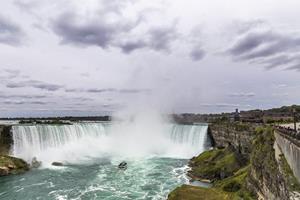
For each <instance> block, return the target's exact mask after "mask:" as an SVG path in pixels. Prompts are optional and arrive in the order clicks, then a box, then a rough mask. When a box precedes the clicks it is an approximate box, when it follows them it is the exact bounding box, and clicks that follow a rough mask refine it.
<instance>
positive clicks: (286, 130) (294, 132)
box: [274, 126, 300, 140]
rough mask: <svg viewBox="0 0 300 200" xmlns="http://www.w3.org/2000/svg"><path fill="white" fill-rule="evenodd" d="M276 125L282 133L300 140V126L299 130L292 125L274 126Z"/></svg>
mask: <svg viewBox="0 0 300 200" xmlns="http://www.w3.org/2000/svg"><path fill="white" fill-rule="evenodd" d="M274 127H275V129H276V130H277V131H279V132H280V133H282V134H284V135H287V136H290V137H292V138H294V139H297V140H300V128H298V130H295V129H292V128H290V127H283V126H274Z"/></svg>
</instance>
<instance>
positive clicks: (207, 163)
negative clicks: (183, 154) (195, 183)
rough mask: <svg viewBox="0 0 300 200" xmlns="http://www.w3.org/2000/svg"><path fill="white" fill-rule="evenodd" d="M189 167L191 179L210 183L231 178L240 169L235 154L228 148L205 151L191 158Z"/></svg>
mask: <svg viewBox="0 0 300 200" xmlns="http://www.w3.org/2000/svg"><path fill="white" fill-rule="evenodd" d="M190 165H191V167H192V170H191V171H190V175H191V176H192V177H197V178H199V179H209V180H211V181H215V180H219V179H222V178H226V177H229V176H232V175H233V173H234V172H235V171H237V170H238V169H240V168H241V165H240V163H239V162H238V160H237V157H236V155H235V153H234V152H233V151H231V150H230V149H229V148H226V149H214V150H210V151H206V152H204V153H202V154H200V155H199V156H197V157H195V158H193V159H192V160H191V163H190Z"/></svg>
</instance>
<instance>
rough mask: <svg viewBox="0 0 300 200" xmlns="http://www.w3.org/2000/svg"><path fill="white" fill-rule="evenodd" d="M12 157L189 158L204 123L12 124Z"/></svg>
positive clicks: (203, 143)
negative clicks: (155, 125) (141, 124)
mask: <svg viewBox="0 0 300 200" xmlns="http://www.w3.org/2000/svg"><path fill="white" fill-rule="evenodd" d="M12 130H13V140H14V145H13V148H12V149H11V151H12V154H13V155H14V156H16V157H20V158H23V159H24V160H26V161H28V162H30V161H31V159H32V158H33V157H38V159H39V160H42V161H43V162H44V163H51V162H53V161H62V162H70V163H73V162H75V163H76V162H82V161H83V162H84V161H86V160H88V159H90V158H99V157H105V156H121V157H122V156H123V157H131V156H133V157H134V156H159V157H176V158H190V157H192V156H195V155H197V154H198V153H201V152H202V151H204V150H205V149H206V148H207V144H208V143H209V141H208V137H207V125H178V124H165V125H163V126H159V127H153V129H152V128H151V127H150V128H145V127H138V126H134V125H133V126H129V125H128V124H126V125H124V124H117V123H116V124H114V123H76V124H73V125H31V126H26V125H16V126H13V128H12Z"/></svg>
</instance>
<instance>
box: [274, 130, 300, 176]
mask: <svg viewBox="0 0 300 200" xmlns="http://www.w3.org/2000/svg"><path fill="white" fill-rule="evenodd" d="M275 138H276V142H277V144H278V146H279V147H280V149H281V151H282V153H283V154H284V157H285V158H286V160H287V162H288V164H289V165H290V167H291V169H292V170H293V173H294V176H295V177H296V178H297V180H298V182H300V145H299V144H300V143H299V141H297V140H295V139H293V138H290V137H288V136H286V135H284V134H281V133H280V132H279V131H275Z"/></svg>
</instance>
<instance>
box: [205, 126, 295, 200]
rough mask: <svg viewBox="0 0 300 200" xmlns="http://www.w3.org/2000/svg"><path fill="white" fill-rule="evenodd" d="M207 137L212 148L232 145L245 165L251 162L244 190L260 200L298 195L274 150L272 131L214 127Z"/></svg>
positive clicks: (281, 157) (285, 199)
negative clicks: (212, 144) (211, 140)
mask: <svg viewBox="0 0 300 200" xmlns="http://www.w3.org/2000/svg"><path fill="white" fill-rule="evenodd" d="M209 134H210V135H211V137H212V138H213V141H214V146H215V147H218V148H223V147H228V146H230V145H231V146H233V147H234V148H235V149H236V151H238V153H240V154H241V155H242V156H243V158H245V159H244V160H243V161H244V162H245V163H247V162H248V161H250V165H249V169H248V175H247V179H246V188H247V189H248V190H249V191H250V192H251V193H253V194H256V195H257V196H258V197H259V199H265V200H269V199H272V200H288V199H294V198H293V195H294V196H295V194H296V195H299V194H300V190H299V188H300V185H299V183H298V182H297V180H296V178H295V177H294V175H293V173H292V170H291V169H290V166H289V165H288V164H287V162H286V159H285V157H284V155H283V154H282V152H281V149H280V148H278V147H277V143H276V140H275V136H274V131H273V129H272V128H266V127H259V128H258V127H257V126H256V125H255V124H254V125H253V124H252V125H250V124H245V123H219V124H217V123H216V124H211V125H210V128H209ZM286 146H287V147H290V145H286ZM294 154H295V153H294ZM294 154H293V155H294Z"/></svg>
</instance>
